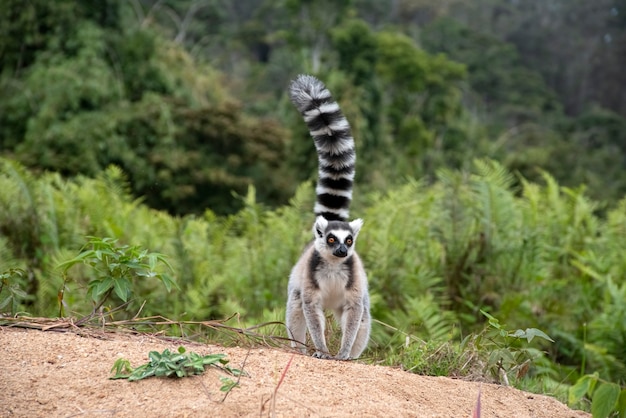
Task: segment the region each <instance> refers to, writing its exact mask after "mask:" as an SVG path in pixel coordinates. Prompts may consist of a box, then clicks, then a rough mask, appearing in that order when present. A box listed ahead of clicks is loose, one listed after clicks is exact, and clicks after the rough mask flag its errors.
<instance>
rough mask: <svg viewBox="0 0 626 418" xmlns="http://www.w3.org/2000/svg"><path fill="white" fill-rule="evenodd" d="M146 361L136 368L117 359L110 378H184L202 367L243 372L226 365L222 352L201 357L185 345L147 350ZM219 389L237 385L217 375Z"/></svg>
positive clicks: (226, 361)
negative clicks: (174, 350) (188, 349)
mask: <svg viewBox="0 0 626 418" xmlns="http://www.w3.org/2000/svg"><path fill="white" fill-rule="evenodd" d="M148 357H149V358H150V361H149V362H148V363H146V364H142V365H141V366H139V367H137V368H133V367H131V365H130V362H129V361H128V360H126V359H124V358H119V359H117V360H116V361H115V363H114V364H113V368H111V373H113V376H112V377H111V379H128V380H129V381H131V382H134V381H137V380H142V379H145V378H148V377H153V376H154V377H187V376H193V375H197V374H202V373H204V370H205V367H207V366H210V367H215V368H217V369H220V370H222V371H224V372H226V373H228V374H230V375H231V376H236V377H239V376H242V375H244V372H243V371H242V370H240V369H233V368H231V367H230V366H228V359H226V355H224V354H209V355H206V356H201V355H200V354H197V353H194V352H190V353H187V350H186V349H185V347H183V346H180V347H178V351H177V352H175V353H172V352H170V350H169V349H165V350H164V351H163V352H162V353H159V352H158V351H151V352H150V353H149V354H148ZM220 381H221V382H222V386H221V387H220V390H221V391H222V392H226V393H228V392H230V391H231V390H233V389H234V388H236V387H238V386H239V383H238V381H235V380H233V379H231V378H230V377H224V376H221V377H220Z"/></svg>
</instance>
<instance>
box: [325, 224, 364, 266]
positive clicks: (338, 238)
mask: <svg viewBox="0 0 626 418" xmlns="http://www.w3.org/2000/svg"><path fill="white" fill-rule="evenodd" d="M362 225H363V221H362V220H361V219H357V220H354V221H352V222H341V221H327V220H326V219H324V218H323V217H321V216H319V217H318V218H317V220H316V221H315V225H313V234H314V235H315V248H316V249H317V251H318V252H319V253H320V254H321V255H322V256H324V257H330V256H332V257H337V258H345V257H348V256H350V255H352V253H353V252H354V243H355V242H356V237H357V235H358V233H359V231H360V230H361V226H362Z"/></svg>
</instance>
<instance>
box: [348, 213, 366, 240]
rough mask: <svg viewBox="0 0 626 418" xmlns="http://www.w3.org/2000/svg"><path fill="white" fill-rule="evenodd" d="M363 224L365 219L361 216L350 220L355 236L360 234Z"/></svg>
mask: <svg viewBox="0 0 626 418" xmlns="http://www.w3.org/2000/svg"><path fill="white" fill-rule="evenodd" d="M362 226H363V219H360V218H359V219H355V220H354V221H352V222H350V228H352V233H353V234H354V236H355V237H356V236H357V235H358V234H359V231H360V230H361V227H362Z"/></svg>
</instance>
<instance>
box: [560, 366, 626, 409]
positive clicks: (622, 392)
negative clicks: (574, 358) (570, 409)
mask: <svg viewBox="0 0 626 418" xmlns="http://www.w3.org/2000/svg"><path fill="white" fill-rule="evenodd" d="M585 396H588V397H589V398H590V399H591V415H592V416H593V418H606V417H608V416H619V417H626V389H623V388H621V387H620V386H619V385H618V384H616V383H613V382H608V381H606V380H603V379H600V377H599V375H598V373H594V374H586V375H584V376H582V377H581V378H580V379H578V381H577V382H576V384H575V385H574V386H572V387H571V388H570V389H569V397H568V402H569V404H570V405H575V404H577V403H579V402H580V401H581V400H582V399H583V398H584V397H585ZM613 414H616V415H613Z"/></svg>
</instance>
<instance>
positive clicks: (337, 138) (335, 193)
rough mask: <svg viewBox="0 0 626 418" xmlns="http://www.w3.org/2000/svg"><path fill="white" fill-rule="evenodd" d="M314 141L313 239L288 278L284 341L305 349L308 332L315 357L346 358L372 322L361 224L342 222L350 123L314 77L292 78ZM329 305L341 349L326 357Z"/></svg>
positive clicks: (350, 160) (347, 194)
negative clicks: (359, 244) (359, 245)
mask: <svg viewBox="0 0 626 418" xmlns="http://www.w3.org/2000/svg"><path fill="white" fill-rule="evenodd" d="M290 96H291V101H292V102H293V103H294V105H295V106H296V107H297V108H298V110H299V111H300V113H301V114H302V116H303V117H304V121H305V122H306V124H307V126H308V128H309V131H310V133H311V136H312V137H313V140H314V141H315V147H316V148H317V155H318V160H319V167H318V172H319V178H318V181H317V187H316V193H317V201H316V203H315V208H314V212H315V215H316V216H317V218H316V220H315V223H314V225H313V236H314V237H315V238H314V240H313V242H311V243H310V244H309V245H308V246H307V247H306V248H305V249H304V252H303V253H302V255H301V256H300V259H299V260H298V262H297V263H296V265H295V266H294V267H293V269H292V271H291V275H290V276H289V286H288V300H287V315H286V316H287V318H286V325H287V331H288V333H289V337H290V338H291V339H292V343H291V345H292V346H293V347H294V348H295V347H300V349H301V350H302V352H306V347H305V345H304V342H305V340H306V331H307V328H308V330H309V334H310V335H311V340H312V341H313V344H314V345H315V350H316V351H315V353H314V356H315V357H318V358H334V359H337V360H346V359H349V358H357V357H359V356H360V355H361V353H362V352H363V350H365V347H366V346H367V343H368V340H369V335H370V327H371V319H370V312H369V311H370V301H369V295H368V291H367V275H366V274H365V269H364V268H363V264H362V262H361V259H360V257H359V256H358V255H357V253H356V251H355V250H354V244H355V242H356V237H357V235H358V234H359V231H360V230H361V226H362V225H363V221H362V220H361V219H356V220H354V221H352V222H347V221H346V220H347V218H348V214H349V208H350V202H351V200H352V184H353V182H354V167H355V162H356V154H355V149H354V139H353V138H352V133H351V131H350V125H349V123H348V121H347V120H346V118H345V117H344V115H343V114H342V112H341V110H340V108H339V104H338V103H337V102H336V101H335V100H333V98H332V96H331V94H330V92H329V91H328V89H327V88H326V86H324V84H323V83H322V82H321V81H319V80H318V79H316V78H315V77H312V76H308V75H300V76H298V77H297V78H296V79H295V80H294V81H293V82H292V83H291V87H290ZM326 309H330V310H332V311H333V312H334V314H335V319H336V320H337V321H338V322H339V324H340V325H341V329H342V338H341V348H340V349H339V352H338V353H337V355H336V356H334V357H333V356H331V355H330V353H329V351H328V347H327V345H326V339H325V338H324V327H325V324H326V317H325V315H324V311H325V310H326Z"/></svg>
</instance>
